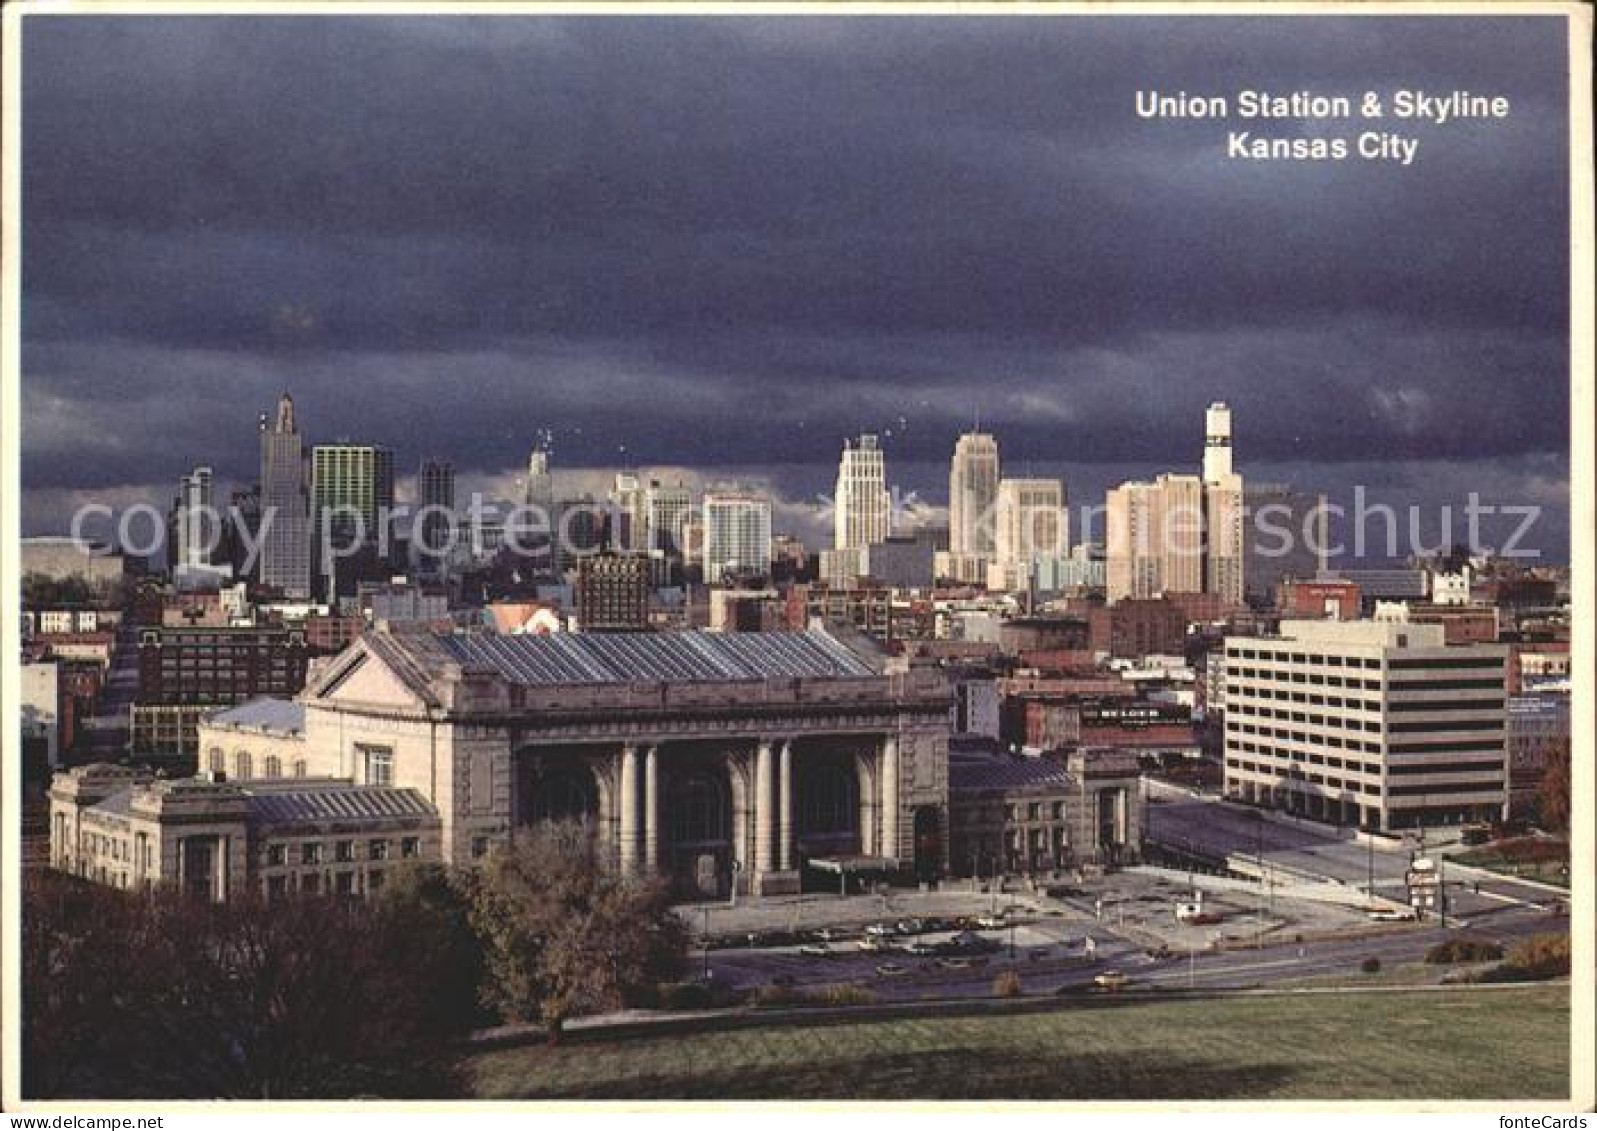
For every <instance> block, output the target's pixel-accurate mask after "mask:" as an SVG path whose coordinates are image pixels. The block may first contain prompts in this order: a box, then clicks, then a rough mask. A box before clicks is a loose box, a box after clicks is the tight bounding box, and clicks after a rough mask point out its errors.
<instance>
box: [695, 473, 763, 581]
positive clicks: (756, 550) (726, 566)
mask: <svg viewBox="0 0 1597 1131" xmlns="http://www.w3.org/2000/svg"><path fill="white" fill-rule="evenodd" d="M703 514H704V581H705V584H707V585H715V584H717V583H719V582H720V581H722V580H723V579H726V578H731V577H735V576H752V575H758V576H760V577H765V576H768V575H769V574H770V572H771V504H770V502H769V500H766V499H762V498H760V497H759V496H758V495H755V494H752V493H750V492H747V491H710V492H707V493H706V494H705V496H704V506H703Z"/></svg>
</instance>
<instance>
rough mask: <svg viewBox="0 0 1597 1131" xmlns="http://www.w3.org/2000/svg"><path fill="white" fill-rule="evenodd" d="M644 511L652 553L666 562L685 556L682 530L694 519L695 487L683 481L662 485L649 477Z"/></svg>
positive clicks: (649, 551) (649, 548)
mask: <svg viewBox="0 0 1597 1131" xmlns="http://www.w3.org/2000/svg"><path fill="white" fill-rule="evenodd" d="M644 511H645V514H647V519H648V535H647V537H648V553H650V556H653V558H656V559H663V561H669V559H679V561H680V559H682V558H684V556H685V548H684V537H682V529H684V526H687V522H688V521H690V519H692V518H693V490H692V489H690V487H687V486H685V484H682V482H674V484H663V482H660V481H658V479H650V481H648V489H647V490H645V492H644Z"/></svg>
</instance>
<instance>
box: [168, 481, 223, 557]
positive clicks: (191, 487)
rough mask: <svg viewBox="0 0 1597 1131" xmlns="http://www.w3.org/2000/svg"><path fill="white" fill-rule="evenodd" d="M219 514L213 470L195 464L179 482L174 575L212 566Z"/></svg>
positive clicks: (175, 525)
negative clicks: (217, 511)
mask: <svg viewBox="0 0 1597 1131" xmlns="http://www.w3.org/2000/svg"><path fill="white" fill-rule="evenodd" d="M218 517H219V516H218V515H217V513H216V493H215V484H214V476H213V473H212V471H211V469H210V468H208V467H196V468H195V469H194V470H193V471H191V472H189V473H188V474H187V475H185V476H184V477H183V478H182V479H181V480H180V481H179V483H178V492H177V507H176V522H175V523H174V524H173V525H174V527H175V533H176V535H177V545H176V546H175V547H173V554H172V573H173V575H174V576H176V575H178V574H185V573H193V572H198V571H205V570H209V569H210V568H211V554H212V552H213V551H214V550H215V548H216V540H217V536H218V533H219V532H218V529H217V523H218Z"/></svg>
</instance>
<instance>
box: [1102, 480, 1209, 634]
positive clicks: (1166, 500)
mask: <svg viewBox="0 0 1597 1131" xmlns="http://www.w3.org/2000/svg"><path fill="white" fill-rule="evenodd" d="M1104 520H1105V529H1104V542H1105V557H1106V562H1105V584H1106V588H1107V591H1108V598H1109V603H1110V604H1113V603H1114V602H1116V601H1119V600H1122V599H1124V598H1126V597H1157V596H1160V595H1161V594H1164V593H1201V592H1202V591H1203V575H1204V568H1203V481H1202V480H1201V479H1199V478H1198V477H1197V476H1196V475H1168V474H1166V475H1160V476H1159V477H1158V478H1157V479H1155V480H1154V481H1153V482H1152V483H1122V484H1121V485H1120V486H1118V487H1116V488H1114V489H1112V490H1111V491H1110V492H1109V495H1108V500H1107V507H1106V510H1105V515H1104Z"/></svg>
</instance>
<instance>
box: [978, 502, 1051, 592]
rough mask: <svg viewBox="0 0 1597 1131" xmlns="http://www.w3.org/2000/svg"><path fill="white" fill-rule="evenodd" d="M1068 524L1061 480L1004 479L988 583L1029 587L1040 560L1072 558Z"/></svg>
mask: <svg viewBox="0 0 1597 1131" xmlns="http://www.w3.org/2000/svg"><path fill="white" fill-rule="evenodd" d="M1069 523H1070V520H1069V515H1068V513H1067V512H1066V510H1065V485H1064V483H1062V482H1061V481H1060V480H1058V479H1003V480H1000V481H999V483H998V501H997V505H996V507H995V519H994V522H993V533H994V542H993V545H994V553H993V560H992V562H991V563H990V564H989V566H988V569H987V587H988V588H989V589H1003V590H1018V589H1026V588H1028V587H1029V586H1030V585H1031V582H1032V578H1033V571H1034V569H1035V567H1036V565H1037V563H1038V562H1039V561H1041V560H1042V559H1044V558H1065V557H1067V556H1069V553H1070V545H1069V543H1070V525H1069Z"/></svg>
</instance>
